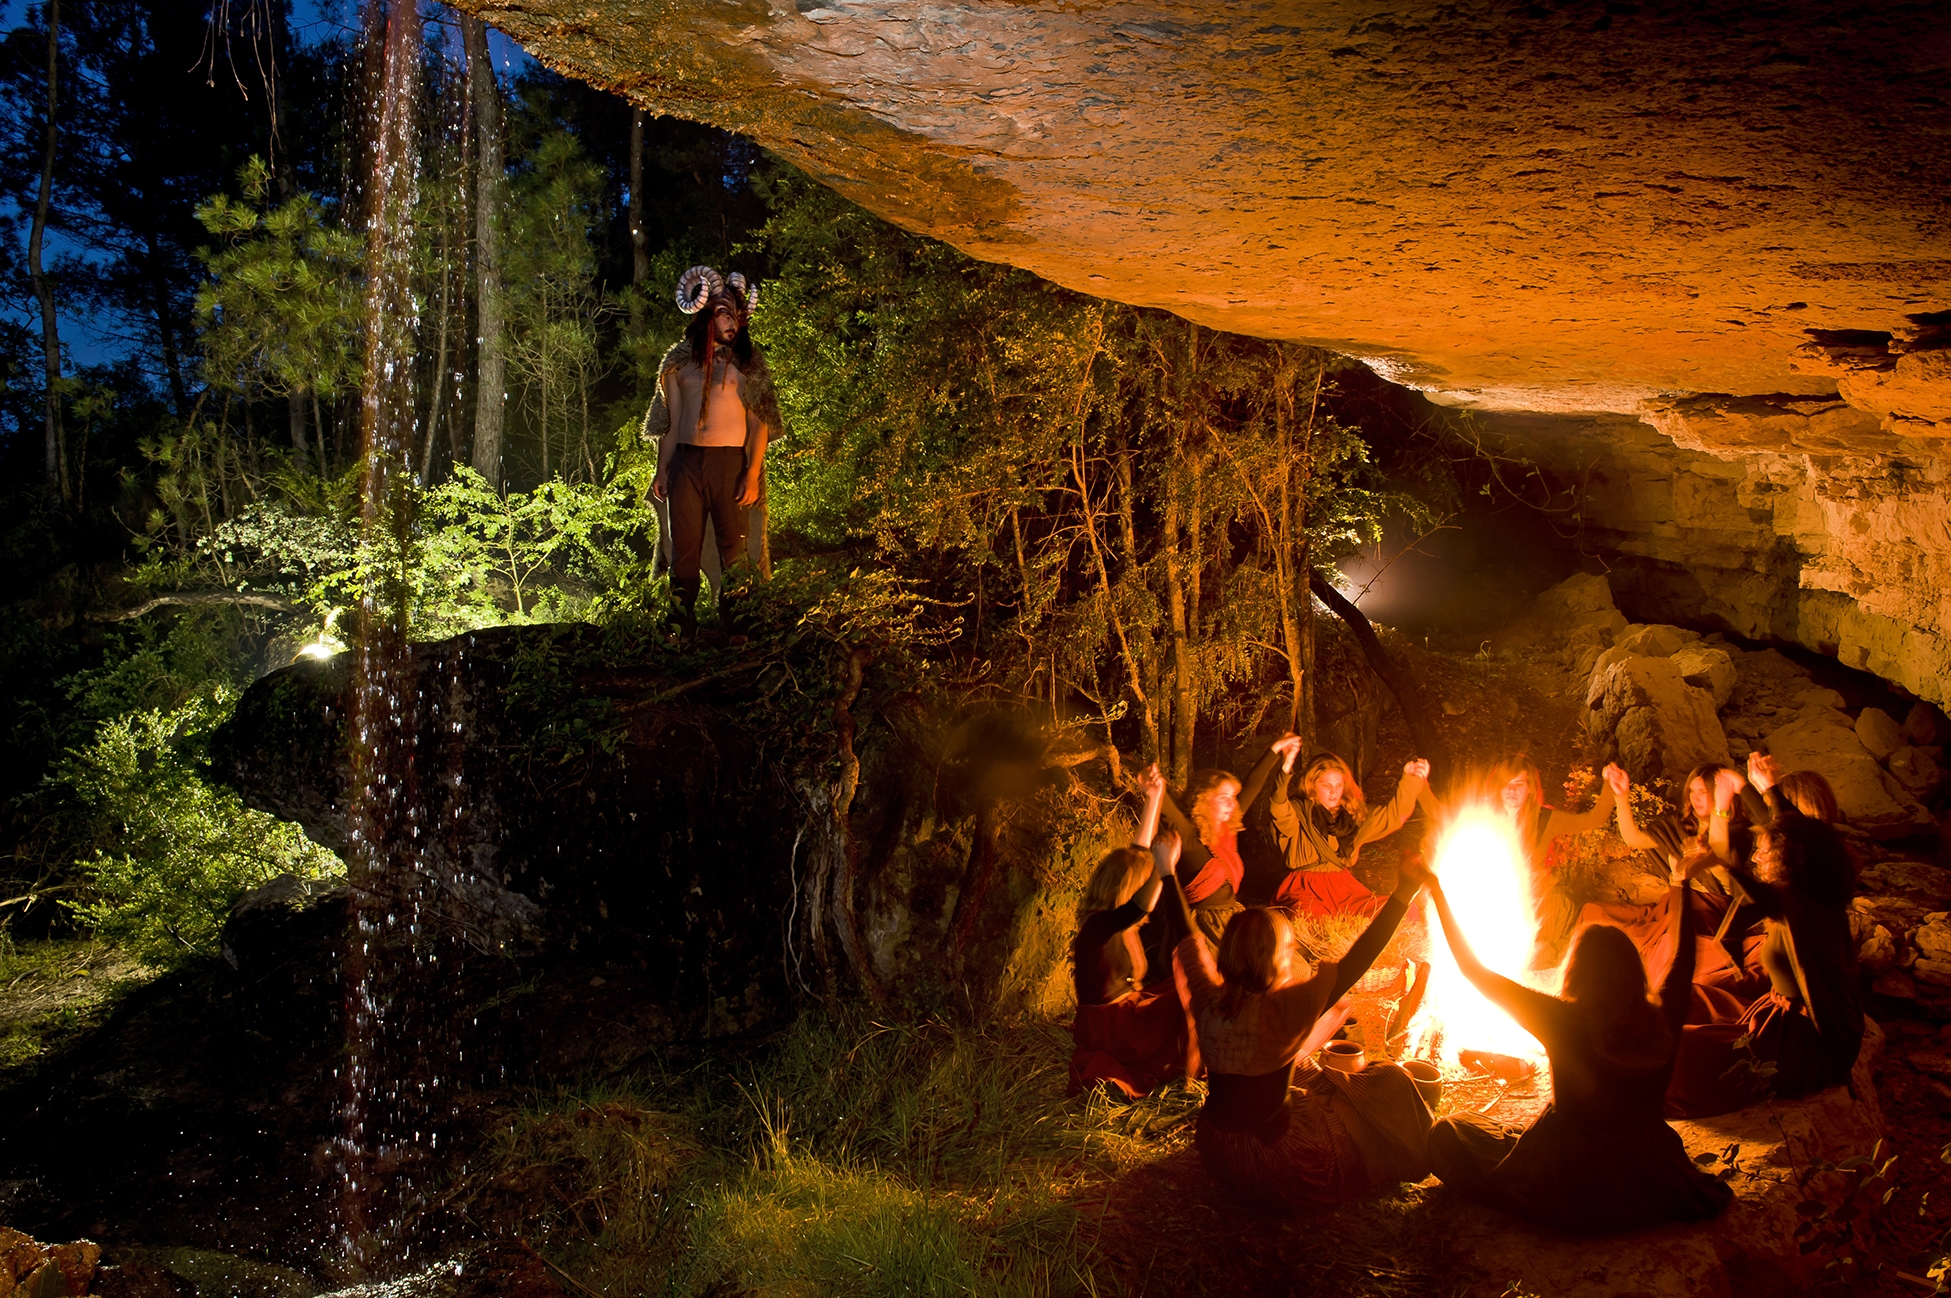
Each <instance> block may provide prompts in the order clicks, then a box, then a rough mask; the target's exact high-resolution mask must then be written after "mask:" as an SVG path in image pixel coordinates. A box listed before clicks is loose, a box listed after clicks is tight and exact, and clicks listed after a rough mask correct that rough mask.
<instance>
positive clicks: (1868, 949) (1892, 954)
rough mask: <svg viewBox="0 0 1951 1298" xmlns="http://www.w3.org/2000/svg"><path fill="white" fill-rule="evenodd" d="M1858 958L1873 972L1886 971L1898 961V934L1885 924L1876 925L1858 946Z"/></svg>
mask: <svg viewBox="0 0 1951 1298" xmlns="http://www.w3.org/2000/svg"><path fill="white" fill-rule="evenodd" d="M1856 958H1857V960H1858V961H1859V962H1860V963H1861V964H1862V966H1863V967H1864V968H1865V969H1868V970H1869V971H1870V972H1871V973H1873V974H1880V973H1882V972H1884V971H1885V970H1887V969H1889V968H1890V967H1891V966H1893V965H1895V964H1896V963H1897V939H1896V936H1895V935H1894V934H1892V933H1891V932H1890V930H1889V929H1887V928H1885V927H1884V926H1883V925H1881V924H1877V925H1875V926H1874V927H1873V928H1872V929H1871V931H1870V935H1869V936H1868V937H1866V938H1864V939H1863V942H1862V945H1861V946H1859V947H1858V948H1857V950H1856Z"/></svg>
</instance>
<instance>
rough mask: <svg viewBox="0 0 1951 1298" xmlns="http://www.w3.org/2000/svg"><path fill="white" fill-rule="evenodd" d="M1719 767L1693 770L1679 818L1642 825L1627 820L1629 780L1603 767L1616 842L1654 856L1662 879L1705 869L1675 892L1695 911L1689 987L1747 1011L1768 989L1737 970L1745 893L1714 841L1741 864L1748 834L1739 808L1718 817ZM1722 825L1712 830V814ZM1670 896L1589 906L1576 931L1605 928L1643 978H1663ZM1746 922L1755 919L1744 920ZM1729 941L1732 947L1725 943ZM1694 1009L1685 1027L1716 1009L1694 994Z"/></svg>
mask: <svg viewBox="0 0 1951 1298" xmlns="http://www.w3.org/2000/svg"><path fill="white" fill-rule="evenodd" d="M1727 769H1728V768H1727V767H1725V766H1721V765H1718V764H1716V763H1711V762H1710V763H1708V764H1706V765H1703V766H1697V767H1695V768H1694V769H1693V770H1692V771H1691V772H1690V773H1689V774H1688V776H1687V780H1686V783H1685V784H1684V785H1683V786H1682V787H1683V788H1684V790H1685V794H1684V797H1685V799H1686V803H1685V810H1684V812H1683V813H1682V814H1680V815H1678V816H1662V817H1661V818H1660V819H1658V820H1656V821H1653V822H1651V823H1650V824H1648V825H1646V826H1644V827H1641V826H1640V825H1639V824H1638V822H1637V821H1636V820H1635V818H1634V816H1633V804H1632V798H1631V797H1630V796H1629V795H1630V792H1631V789H1632V778H1631V777H1630V776H1628V775H1627V774H1626V772H1625V771H1624V770H1622V769H1620V768H1619V767H1618V766H1617V765H1612V766H1607V767H1606V768H1605V781H1606V786H1607V787H1608V788H1610V789H1611V790H1612V793H1613V797H1614V799H1615V800H1616V801H1617V802H1618V804H1619V837H1620V838H1622V839H1624V840H1625V843H1626V846H1627V847H1630V848H1634V849H1637V850H1639V851H1642V852H1652V853H1654V854H1655V855H1657V856H1658V857H1659V858H1660V859H1661V861H1662V862H1664V863H1665V865H1666V868H1667V871H1668V873H1671V872H1672V871H1673V870H1674V868H1675V867H1677V866H1679V865H1681V864H1683V863H1685V862H1687V861H1689V860H1691V859H1692V858H1694V857H1702V858H1705V868H1703V869H1700V870H1697V871H1694V872H1693V873H1692V882H1691V883H1690V884H1689V885H1688V887H1687V889H1686V891H1685V892H1684V893H1682V894H1678V895H1680V896H1682V897H1684V898H1685V900H1686V902H1687V905H1688V906H1689V907H1691V908H1692V910H1693V920H1692V929H1693V934H1694V985H1695V987H1696V988H1697V989H1706V988H1717V989H1721V990H1723V991H1725V992H1726V993H1728V995H1730V996H1733V997H1736V998H1738V1000H1739V1002H1740V1004H1741V1005H1742V1006H1743V1007H1744V1008H1745V1006H1746V1005H1747V1003H1748V1002H1749V1001H1750V1000H1752V999H1754V997H1755V996H1757V995H1759V994H1760V993H1761V992H1762V991H1763V990H1764V989H1765V986H1766V984H1765V983H1764V982H1763V981H1762V980H1761V977H1760V975H1759V973H1758V972H1756V971H1750V970H1746V969H1744V968H1743V967H1742V960H1741V951H1742V947H1741V942H1742V939H1743V937H1745V936H1746V933H1745V929H1746V927H1747V926H1748V924H1747V923H1744V924H1743V926H1742V928H1741V929H1740V930H1737V929H1735V928H1734V927H1733V926H1734V923H1735V921H1736V919H1737V918H1738V916H1737V911H1739V909H1740V907H1741V904H1742V902H1744V901H1745V900H1746V894H1745V893H1743V892H1742V891H1741V889H1740V885H1738V884H1736V883H1735V882H1734V879H1733V877H1732V876H1731V875H1729V874H1728V872H1727V869H1726V867H1725V866H1723V865H1722V864H1721V863H1720V859H1719V857H1718V856H1717V855H1716V854H1715V852H1714V837H1715V835H1716V833H1717V832H1724V833H1725V837H1726V841H1727V843H1729V844H1731V845H1732V851H1733V852H1734V853H1735V855H1736V857H1737V859H1740V860H1744V861H1745V860H1746V859H1747V853H1748V850H1749V839H1750V837H1751V833H1750V830H1749V826H1748V819H1747V815H1746V813H1745V812H1744V810H1743V809H1742V804H1740V803H1736V804H1735V805H1734V806H1733V807H1732V808H1731V809H1725V810H1722V811H1720V812H1718V813H1717V809H1716V807H1715V794H1714V790H1715V784H1716V781H1717V779H1718V778H1719V776H1720V774H1721V772H1723V771H1725V770H1727ZM1717 814H1719V815H1720V819H1721V820H1722V821H1723V822H1724V823H1723V824H1721V825H1720V826H1718V827H1716V826H1715V818H1716V815H1717ZM1675 895H1676V894H1674V893H1672V892H1668V893H1666V894H1663V895H1662V896H1661V897H1660V899H1659V900H1658V901H1656V902H1653V903H1651V904H1649V905H1644V906H1632V905H1625V904H1622V903H1619V902H1598V901H1595V902H1588V903H1587V904H1586V906H1585V908H1584V909H1583V910H1581V911H1580V912H1579V916H1578V927H1579V928H1581V929H1582V928H1585V927H1587V926H1589V925H1592V924H1610V925H1612V926H1613V927H1615V928H1618V929H1619V930H1621V931H1622V932H1624V933H1625V934H1626V936H1627V937H1629V938H1631V939H1632V940H1633V945H1634V946H1635V947H1637V948H1638V949H1639V954H1640V959H1641V960H1643V961H1644V962H1645V964H1646V969H1647V973H1648V976H1649V977H1652V978H1661V977H1664V976H1665V973H1666V970H1667V968H1668V966H1669V965H1670V964H1671V963H1672V961H1673V946H1672V937H1673V924H1672V922H1671V916H1669V915H1668V914H1667V911H1668V908H1669V907H1670V906H1671V904H1672V901H1673V898H1674V897H1675ZM1747 920H1748V921H1749V922H1754V921H1755V917H1754V916H1753V915H1752V914H1750V915H1749V916H1748V917H1747ZM1730 941H1731V943H1732V949H1730V948H1729V947H1728V946H1724V945H1723V943H1724V942H1730ZM1695 1000H1696V1005H1695V1006H1694V1008H1693V1010H1691V1011H1690V1012H1689V1014H1688V1020H1689V1021H1690V1022H1706V1021H1707V1020H1708V1019H1709V1018H1710V1017H1711V1016H1712V1013H1713V1007H1714V1005H1715V1004H1716V1003H1717V1002H1716V1001H1715V1000H1714V999H1713V998H1712V997H1711V996H1710V995H1709V993H1708V992H1707V991H1705V990H1700V991H1697V993H1696V995H1695Z"/></svg>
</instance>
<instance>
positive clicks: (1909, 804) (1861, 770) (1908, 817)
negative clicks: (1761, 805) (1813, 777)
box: [1767, 690, 1929, 834]
mask: <svg viewBox="0 0 1951 1298" xmlns="http://www.w3.org/2000/svg"><path fill="white" fill-rule="evenodd" d="M1828 693H1831V691H1828V690H1822V691H1810V692H1809V694H1828ZM1809 694H1805V695H1804V696H1803V702H1802V706H1801V708H1800V709H1799V710H1798V711H1797V712H1796V713H1795V714H1794V716H1792V717H1791V718H1790V719H1789V721H1788V722H1787V723H1786V724H1785V725H1782V726H1779V727H1777V728H1776V729H1774V730H1771V731H1769V732H1768V736H1767V738H1768V751H1769V752H1770V753H1771V754H1773V755H1774V758H1775V760H1776V761H1777V762H1778V763H1779V764H1780V765H1781V769H1782V772H1783V774H1787V773H1788V772H1790V771H1801V770H1810V771H1817V772H1820V773H1821V775H1822V776H1823V778H1824V779H1826V780H1828V781H1829V785H1830V787H1831V788H1833V789H1834V790H1835V791H1836V802H1837V805H1838V806H1840V807H1841V808H1842V812H1843V815H1844V816H1845V817H1847V818H1848V820H1849V822H1850V823H1851V824H1852V825H1855V826H1857V827H1858V828H1861V829H1864V830H1867V831H1869V832H1870V833H1872V834H1878V833H1895V834H1904V833H1908V832H1910V831H1912V830H1914V829H1916V828H1917V827H1918V826H1920V825H1921V824H1925V823H1928V821H1929V817H1928V816H1927V815H1926V814H1925V813H1924V811H1923V808H1921V807H1919V806H1918V805H1917V803H1916V802H1915V801H1914V800H1912V799H1910V798H1909V797H1907V796H1904V795H1903V793H1902V790H1900V789H1895V781H1891V780H1888V779H1887V777H1886V776H1885V775H1884V772H1883V768H1882V767H1880V766H1878V765H1877V760H1876V758H1875V757H1874V756H1872V755H1871V754H1870V751H1869V750H1868V749H1867V748H1865V747H1863V741H1862V740H1860V739H1858V738H1857V736H1856V729H1855V727H1854V726H1853V725H1852V724H1851V723H1850V721H1849V718H1848V717H1846V716H1844V715H1843V714H1842V713H1841V712H1838V711H1836V710H1835V709H1834V708H1833V707H1830V706H1828V705H1827V704H1826V703H1825V702H1824V701H1823V700H1821V699H1819V698H1811V697H1809ZM1893 790H1894V792H1893Z"/></svg>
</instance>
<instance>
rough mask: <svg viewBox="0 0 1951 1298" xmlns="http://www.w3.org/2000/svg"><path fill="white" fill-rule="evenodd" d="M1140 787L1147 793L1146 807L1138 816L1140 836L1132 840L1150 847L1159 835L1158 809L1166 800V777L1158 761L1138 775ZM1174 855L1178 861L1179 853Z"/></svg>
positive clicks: (1135, 844) (1140, 790) (1147, 847)
mask: <svg viewBox="0 0 1951 1298" xmlns="http://www.w3.org/2000/svg"><path fill="white" fill-rule="evenodd" d="M1138 789H1139V792H1141V793H1143V794H1144V795H1145V809H1144V811H1142V812H1141V813H1139V816H1138V836H1137V837H1136V838H1134V839H1132V840H1131V841H1132V844H1133V845H1134V846H1137V847H1143V848H1146V849H1149V848H1150V847H1151V845H1152V840H1153V839H1155V838H1157V837H1158V810H1159V805H1160V804H1161V803H1163V802H1164V801H1165V777H1164V776H1163V775H1161V774H1159V770H1158V763H1157V762H1153V763H1152V764H1151V765H1150V766H1147V767H1146V768H1145V773H1144V774H1143V775H1141V776H1139V777H1138ZM1172 857H1173V860H1175V861H1176V860H1177V859H1178V853H1177V852H1176V851H1175V852H1173V854H1172Z"/></svg>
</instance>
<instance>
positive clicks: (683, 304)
mask: <svg viewBox="0 0 1951 1298" xmlns="http://www.w3.org/2000/svg"><path fill="white" fill-rule="evenodd" d="M724 291H725V280H724V277H723V276H721V275H720V274H719V273H718V272H717V271H715V270H713V269H712V268H711V267H709V266H693V267H692V268H691V269H690V270H687V271H685V272H684V273H683V274H682V275H679V276H678V277H677V309H678V310H680V311H682V312H684V314H686V315H696V314H697V313H698V312H699V311H701V310H703V309H704V304H705V303H707V302H709V301H711V299H712V298H713V297H714V296H715V295H717V294H719V293H722V292H724Z"/></svg>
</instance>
